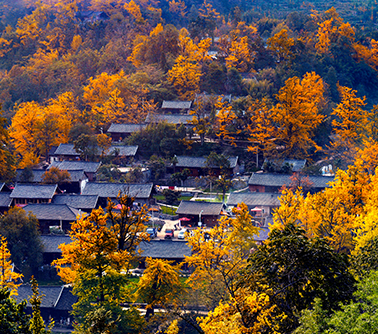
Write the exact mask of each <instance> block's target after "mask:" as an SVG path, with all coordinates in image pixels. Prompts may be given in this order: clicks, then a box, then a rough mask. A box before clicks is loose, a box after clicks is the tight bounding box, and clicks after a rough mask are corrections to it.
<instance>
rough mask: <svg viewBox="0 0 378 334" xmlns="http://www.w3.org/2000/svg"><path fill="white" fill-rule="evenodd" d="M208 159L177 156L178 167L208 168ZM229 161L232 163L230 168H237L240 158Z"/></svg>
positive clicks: (229, 159)
mask: <svg viewBox="0 0 378 334" xmlns="http://www.w3.org/2000/svg"><path fill="white" fill-rule="evenodd" d="M206 159H207V158H205V157H186V156H177V164H176V167H189V168H190V167H191V168H206ZM228 161H229V162H230V168H235V167H236V165H237V162H238V157H230V158H228Z"/></svg>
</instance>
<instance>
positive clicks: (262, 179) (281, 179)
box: [248, 173, 334, 188]
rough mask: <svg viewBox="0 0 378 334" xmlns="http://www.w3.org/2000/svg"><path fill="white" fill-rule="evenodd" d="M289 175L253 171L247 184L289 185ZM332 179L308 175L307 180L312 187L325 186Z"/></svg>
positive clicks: (331, 177)
mask: <svg viewBox="0 0 378 334" xmlns="http://www.w3.org/2000/svg"><path fill="white" fill-rule="evenodd" d="M290 177H291V175H288V174H269V173H253V174H252V175H251V177H250V179H249V181H248V184H249V185H259V186H272V187H281V186H283V185H286V186H289V185H290V183H291V182H292V181H291V179H290ZM333 180H334V177H333V176H309V181H310V182H312V183H313V187H314V188H327V187H329V185H328V183H329V182H331V181H333Z"/></svg>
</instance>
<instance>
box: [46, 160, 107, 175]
mask: <svg viewBox="0 0 378 334" xmlns="http://www.w3.org/2000/svg"><path fill="white" fill-rule="evenodd" d="M100 165H101V162H91V161H53V163H52V164H51V165H50V166H49V169H50V168H51V167H53V166H54V167H58V168H59V169H61V170H68V171H71V170H83V171H84V172H86V173H96V172H97V170H98V169H99V167H100Z"/></svg>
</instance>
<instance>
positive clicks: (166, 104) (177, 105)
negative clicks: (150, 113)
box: [161, 101, 192, 109]
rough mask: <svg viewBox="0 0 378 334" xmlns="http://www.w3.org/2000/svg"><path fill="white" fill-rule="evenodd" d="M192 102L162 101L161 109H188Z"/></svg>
mask: <svg viewBox="0 0 378 334" xmlns="http://www.w3.org/2000/svg"><path fill="white" fill-rule="evenodd" d="M191 107H192V101H163V104H162V105H161V108H162V109H190V108H191Z"/></svg>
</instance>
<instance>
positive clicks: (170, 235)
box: [164, 229, 175, 239]
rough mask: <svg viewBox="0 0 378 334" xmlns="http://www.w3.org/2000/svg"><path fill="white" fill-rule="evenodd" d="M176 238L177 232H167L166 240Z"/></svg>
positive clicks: (170, 230)
mask: <svg viewBox="0 0 378 334" xmlns="http://www.w3.org/2000/svg"><path fill="white" fill-rule="evenodd" d="M174 236H175V231H174V230H172V229H168V230H165V236H164V239H173V238H174Z"/></svg>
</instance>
